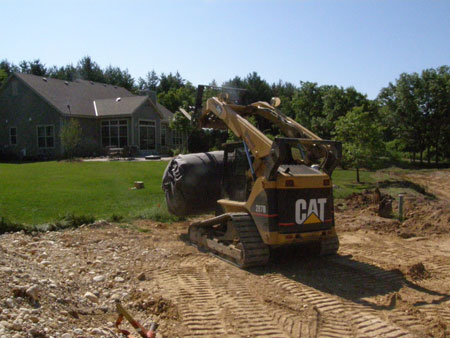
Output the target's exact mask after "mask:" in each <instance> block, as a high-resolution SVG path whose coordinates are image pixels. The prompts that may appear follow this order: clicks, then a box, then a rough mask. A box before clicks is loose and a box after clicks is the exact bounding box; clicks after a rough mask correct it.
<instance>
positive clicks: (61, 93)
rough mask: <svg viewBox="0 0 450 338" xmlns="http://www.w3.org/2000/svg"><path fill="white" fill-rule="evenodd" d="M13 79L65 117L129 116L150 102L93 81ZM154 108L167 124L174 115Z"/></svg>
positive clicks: (146, 97)
mask: <svg viewBox="0 0 450 338" xmlns="http://www.w3.org/2000/svg"><path fill="white" fill-rule="evenodd" d="M14 75H15V76H16V77H17V78H19V79H21V80H22V81H23V82H25V83H26V84H27V85H28V86H30V87H31V88H32V89H33V90H34V91H36V92H37V93H38V94H39V95H40V96H41V97H43V98H44V99H45V100H47V101H48V102H49V103H50V104H52V105H53V106H55V107H56V108H57V109H58V110H59V111H60V112H61V113H62V114H66V115H77V116H86V117H101V116H115V115H131V114H133V112H134V111H135V110H136V109H137V108H138V107H139V106H141V105H142V104H143V103H144V102H145V100H146V99H149V97H148V96H136V95H134V94H132V93H131V92H129V91H128V90H126V89H125V88H122V87H118V86H113V85H108V84H104V83H98V82H93V81H85V80H75V81H64V80H58V79H53V78H44V77H42V76H36V75H30V74H22V73H14ZM118 98H120V100H119V99H118ZM94 102H95V104H94ZM156 108H157V110H158V111H159V113H160V115H161V117H162V119H163V120H166V119H167V120H169V118H170V117H171V116H172V115H173V114H172V112H170V111H169V110H168V109H167V108H166V107H164V106H162V105H161V104H159V103H156Z"/></svg>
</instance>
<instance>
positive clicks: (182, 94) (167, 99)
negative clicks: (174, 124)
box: [158, 82, 196, 112]
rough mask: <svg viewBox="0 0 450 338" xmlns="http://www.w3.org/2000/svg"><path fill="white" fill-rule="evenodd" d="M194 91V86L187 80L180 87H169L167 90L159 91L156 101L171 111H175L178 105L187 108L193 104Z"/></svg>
mask: <svg viewBox="0 0 450 338" xmlns="http://www.w3.org/2000/svg"><path fill="white" fill-rule="evenodd" d="M195 93H196V91H195V88H194V86H193V85H192V84H191V83H190V82H188V83H187V84H186V85H184V86H182V87H179V88H170V89H169V90H168V91H167V92H160V93H159V94H158V101H159V102H160V103H161V104H162V105H163V106H165V107H166V108H167V109H169V110H170V111H172V112H175V111H177V110H178V108H179V107H183V108H184V109H187V110H189V107H190V106H193V105H194V101H195Z"/></svg>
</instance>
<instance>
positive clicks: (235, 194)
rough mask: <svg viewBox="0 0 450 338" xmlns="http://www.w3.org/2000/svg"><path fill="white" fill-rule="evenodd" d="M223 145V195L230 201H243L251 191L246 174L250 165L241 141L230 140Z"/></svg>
mask: <svg viewBox="0 0 450 338" xmlns="http://www.w3.org/2000/svg"><path fill="white" fill-rule="evenodd" d="M223 146H224V171H223V173H224V175H223V184H222V186H223V196H224V197H225V198H227V199H230V200H232V201H239V202H244V201H246V200H247V198H248V196H249V195H250V191H251V182H249V178H248V177H247V175H246V172H247V171H248V169H249V168H250V167H249V163H248V159H247V155H246V153H245V149H244V145H243V143H242V142H232V143H226V144H224V145H223ZM252 160H253V159H252Z"/></svg>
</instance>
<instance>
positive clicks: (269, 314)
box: [211, 265, 316, 337]
mask: <svg viewBox="0 0 450 338" xmlns="http://www.w3.org/2000/svg"><path fill="white" fill-rule="evenodd" d="M220 272H221V274H223V276H226V282H224V278H223V276H220V278H217V277H218V276H219V274H217V273H216V269H213V270H212V271H211V280H212V285H213V287H214V289H215V290H216V292H217V295H218V301H219V304H220V305H221V306H222V307H223V308H224V309H226V311H227V313H229V314H230V315H231V317H232V318H233V323H234V325H235V328H236V330H237V331H238V332H236V333H238V334H240V335H242V336H247V335H249V336H252V337H300V336H302V337H303V336H306V335H305V334H308V336H309V333H315V323H314V322H315V321H316V318H313V319H312V320H311V319H310V318H302V317H301V316H299V315H298V314H296V313H295V311H289V310H286V309H283V308H280V307H279V308H276V307H274V306H270V305H268V304H267V303H266V304H264V301H263V300H261V299H260V298H259V297H257V296H255V295H254V294H253V293H252V292H251V288H252V287H253V288H254V285H248V284H247V283H248V282H247V281H246V278H245V277H246V276H245V274H247V272H245V271H242V270H239V269H238V268H235V267H232V266H227V265H224V267H222V266H221V267H220ZM302 334H303V335H302Z"/></svg>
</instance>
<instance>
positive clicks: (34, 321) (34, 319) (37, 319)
mask: <svg viewBox="0 0 450 338" xmlns="http://www.w3.org/2000/svg"><path fill="white" fill-rule="evenodd" d="M30 320H31V321H32V322H33V323H37V322H39V318H38V317H36V316H30Z"/></svg>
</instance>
